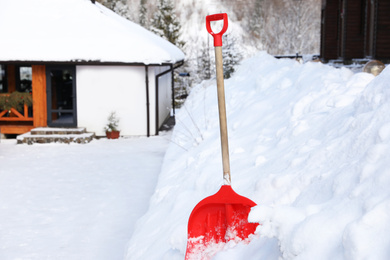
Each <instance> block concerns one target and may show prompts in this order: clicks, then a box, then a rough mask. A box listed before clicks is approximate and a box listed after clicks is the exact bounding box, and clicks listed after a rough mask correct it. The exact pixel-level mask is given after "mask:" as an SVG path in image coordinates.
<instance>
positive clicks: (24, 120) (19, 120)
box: [0, 94, 34, 134]
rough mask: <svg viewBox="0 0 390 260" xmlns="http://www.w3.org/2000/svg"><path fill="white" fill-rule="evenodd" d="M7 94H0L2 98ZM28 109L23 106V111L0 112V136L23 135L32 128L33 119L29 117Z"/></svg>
mask: <svg viewBox="0 0 390 260" xmlns="http://www.w3.org/2000/svg"><path fill="white" fill-rule="evenodd" d="M4 95H7V94H1V96H4ZM28 112H29V109H28V106H27V105H26V104H25V105H24V106H23V111H21V112H19V111H18V110H17V109H15V108H11V109H6V110H0V133H1V134H23V133H26V132H28V131H30V130H31V129H32V128H34V126H33V125H34V118H33V117H29V115H28Z"/></svg>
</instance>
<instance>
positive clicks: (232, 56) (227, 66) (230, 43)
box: [222, 34, 242, 79]
mask: <svg viewBox="0 0 390 260" xmlns="http://www.w3.org/2000/svg"><path fill="white" fill-rule="evenodd" d="M223 38H224V39H223V43H224V45H223V46H224V48H223V49H222V57H223V76H224V78H225V79H228V78H230V77H231V76H232V74H233V72H234V71H235V67H236V66H237V65H238V63H239V62H240V60H241V59H242V55H241V54H240V53H239V52H238V50H237V48H236V39H234V38H231V39H229V40H228V35H227V34H226V35H223Z"/></svg>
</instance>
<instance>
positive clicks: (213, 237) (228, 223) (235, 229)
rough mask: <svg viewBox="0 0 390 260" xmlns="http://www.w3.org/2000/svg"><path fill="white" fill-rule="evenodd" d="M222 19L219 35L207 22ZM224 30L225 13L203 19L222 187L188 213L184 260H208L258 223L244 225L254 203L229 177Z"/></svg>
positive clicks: (226, 24)
mask: <svg viewBox="0 0 390 260" xmlns="http://www.w3.org/2000/svg"><path fill="white" fill-rule="evenodd" d="M219 20H223V28H222V30H221V31H220V32H219V33H217V34H216V33H214V32H213V31H212V29H211V26H210V22H211V21H219ZM227 27H228V20H227V14H225V13H222V14H214V15H209V16H207V17H206V28H207V31H208V32H209V33H210V34H211V35H212V36H213V37H214V47H215V64H216V65H215V66H216V70H217V91H218V108H219V124H220V131H221V147H222V162H223V180H224V185H222V187H221V189H220V190H219V191H218V192H217V193H216V194H214V195H212V196H210V197H207V198H205V199H203V200H202V201H201V202H199V203H198V205H196V206H195V208H194V209H193V210H192V213H191V215H190V218H189V221H188V240H187V251H186V256H185V259H186V260H191V259H202V260H206V259H210V258H211V257H212V256H213V254H215V253H216V251H218V249H220V248H221V247H223V245H224V244H225V243H226V242H228V241H230V240H234V241H239V240H245V239H246V238H248V236H249V235H250V234H253V233H254V232H255V230H256V227H257V226H258V225H259V224H258V223H248V214H249V212H250V209H251V207H253V206H256V203H254V202H253V201H251V200H250V199H248V198H245V197H243V196H240V195H238V194H237V193H236V192H234V191H233V189H232V187H231V186H230V185H231V177H230V165H229V147H228V134H227V122H226V107H225V93H224V92H225V90H224V81H223V67H222V35H223V34H224V33H225V32H226V30H227Z"/></svg>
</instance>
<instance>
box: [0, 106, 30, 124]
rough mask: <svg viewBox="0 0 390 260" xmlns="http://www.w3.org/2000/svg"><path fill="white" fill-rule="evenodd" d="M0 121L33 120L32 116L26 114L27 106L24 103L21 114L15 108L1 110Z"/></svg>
mask: <svg viewBox="0 0 390 260" xmlns="http://www.w3.org/2000/svg"><path fill="white" fill-rule="evenodd" d="M1 121H8V122H9V121H19V122H28V121H31V122H32V121H33V117H29V116H28V106H27V105H24V111H23V114H21V113H20V112H19V111H18V110H16V109H15V108H11V109H10V110H3V111H2V112H0V122H1Z"/></svg>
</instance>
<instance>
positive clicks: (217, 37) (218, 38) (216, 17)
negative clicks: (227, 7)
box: [206, 13, 228, 47]
mask: <svg viewBox="0 0 390 260" xmlns="http://www.w3.org/2000/svg"><path fill="white" fill-rule="evenodd" d="M220 20H223V27H222V30H221V31H220V32H219V33H214V32H213V30H211V26H210V22H212V21H220ZM227 28H228V17H227V14H226V13H222V14H212V15H208V16H206V29H207V31H208V32H209V33H210V34H211V35H212V36H213V37H214V46H215V47H216V46H222V35H223V34H224V33H225V32H226V30H227Z"/></svg>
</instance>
